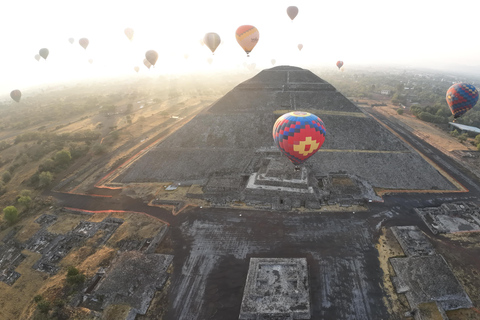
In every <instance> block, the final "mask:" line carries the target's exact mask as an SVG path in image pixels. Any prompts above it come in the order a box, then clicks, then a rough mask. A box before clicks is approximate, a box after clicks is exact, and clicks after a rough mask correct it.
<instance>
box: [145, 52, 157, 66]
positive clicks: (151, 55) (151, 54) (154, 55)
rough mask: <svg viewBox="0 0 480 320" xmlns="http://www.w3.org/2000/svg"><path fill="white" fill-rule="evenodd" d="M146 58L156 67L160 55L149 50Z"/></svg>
mask: <svg viewBox="0 0 480 320" xmlns="http://www.w3.org/2000/svg"><path fill="white" fill-rule="evenodd" d="M145 58H147V60H148V62H150V64H151V65H152V66H155V63H156V62H157V60H158V53H157V51H155V50H148V51H147V52H145Z"/></svg>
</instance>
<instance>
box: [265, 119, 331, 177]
mask: <svg viewBox="0 0 480 320" xmlns="http://www.w3.org/2000/svg"><path fill="white" fill-rule="evenodd" d="M325 133H326V131H325V125H324V124H323V121H322V119H320V118H319V117H317V116H316V115H314V114H311V113H309V112H303V111H293V112H288V113H285V114H284V115H282V116H281V117H280V118H278V119H277V121H276V122H275V124H274V126H273V140H274V141H275V144H276V145H277V146H278V148H279V149H280V151H282V153H283V154H284V155H286V156H287V158H288V159H290V161H291V162H292V163H293V164H294V165H295V166H296V169H298V166H299V165H301V164H302V163H304V162H305V161H306V160H307V159H308V158H310V157H311V156H312V155H314V154H315V152H317V151H318V149H320V147H321V146H322V144H323V142H324V141H325Z"/></svg>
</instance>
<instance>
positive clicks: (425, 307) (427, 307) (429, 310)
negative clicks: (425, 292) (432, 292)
mask: <svg viewBox="0 0 480 320" xmlns="http://www.w3.org/2000/svg"><path fill="white" fill-rule="evenodd" d="M418 313H419V314H420V316H421V318H422V319H428V320H443V317H442V315H441V313H440V311H438V308H437V304H436V303H435V302H429V303H422V304H420V305H419V306H418Z"/></svg>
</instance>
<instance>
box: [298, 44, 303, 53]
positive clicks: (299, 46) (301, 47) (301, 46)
mask: <svg viewBox="0 0 480 320" xmlns="http://www.w3.org/2000/svg"><path fill="white" fill-rule="evenodd" d="M302 49H303V44H301V43H300V44H299V45H298V50H300V51H302Z"/></svg>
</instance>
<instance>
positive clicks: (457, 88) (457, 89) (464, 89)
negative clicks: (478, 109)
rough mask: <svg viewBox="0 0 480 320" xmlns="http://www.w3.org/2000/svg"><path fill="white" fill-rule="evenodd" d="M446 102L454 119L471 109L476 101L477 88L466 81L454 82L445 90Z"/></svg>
mask: <svg viewBox="0 0 480 320" xmlns="http://www.w3.org/2000/svg"><path fill="white" fill-rule="evenodd" d="M446 99H447V103H448V107H449V108H450V111H451V112H452V114H453V117H454V118H455V119H456V118H458V117H460V116H461V115H463V114H464V113H465V112H467V111H468V110H470V109H472V108H473V107H474V106H475V105H476V104H477V101H478V91H477V89H476V88H475V87H474V86H473V85H471V84H468V83H456V84H454V85H453V86H451V87H450V88H449V89H448V91H447V97H446Z"/></svg>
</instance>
